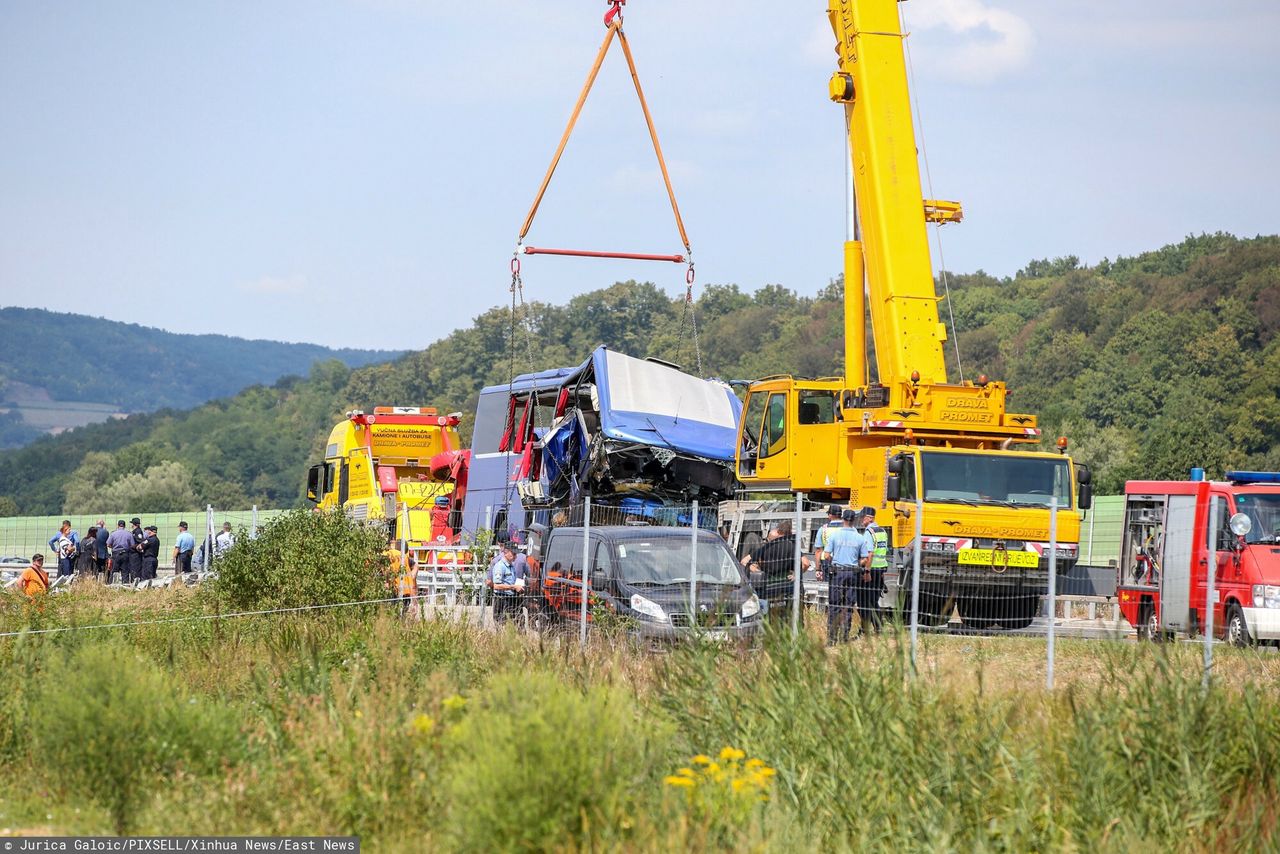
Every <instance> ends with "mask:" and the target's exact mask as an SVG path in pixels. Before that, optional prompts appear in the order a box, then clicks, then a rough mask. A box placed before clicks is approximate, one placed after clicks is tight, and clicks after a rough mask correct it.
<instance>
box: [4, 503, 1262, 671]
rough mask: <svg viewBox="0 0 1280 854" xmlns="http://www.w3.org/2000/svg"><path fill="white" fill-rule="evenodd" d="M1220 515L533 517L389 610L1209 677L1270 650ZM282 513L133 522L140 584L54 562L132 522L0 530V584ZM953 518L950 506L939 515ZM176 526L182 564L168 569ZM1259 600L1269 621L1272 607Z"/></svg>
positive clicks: (760, 509)
mask: <svg viewBox="0 0 1280 854" xmlns="http://www.w3.org/2000/svg"><path fill="white" fill-rule="evenodd" d="M1225 500H1226V499H1225V497H1222V496H1220V497H1218V498H1215V499H1213V501H1214V502H1217V503H1216V504H1213V506H1212V508H1210V499H1207V498H1204V497H1203V496H1199V497H1196V496H1192V495H1189V494H1188V495H1170V496H1149V497H1143V498H1141V499H1140V500H1138V499H1133V498H1132V497H1131V498H1130V500H1129V501H1127V502H1126V500H1125V498H1124V497H1119V498H1103V499H1101V500H1100V501H1099V505H1098V506H1096V507H1095V509H1094V510H1093V511H1091V512H1089V513H1087V514H1084V515H1083V517H1077V516H1076V514H1073V513H1067V512H1063V511H1060V510H1059V509H1058V508H1056V507H1053V506H1052V505H1050V506H1047V507H1044V508H1040V509H1039V510H1038V511H1036V512H1035V513H1033V514H1031V515H1030V516H1028V517H1027V518H1029V519H1032V521H1031V522H1028V523H1027V524H1026V525H1024V530H1020V531H1019V532H1018V533H1019V534H1020V536H1019V537H1014V536H1003V537H999V538H996V537H990V536H982V535H980V534H975V535H972V536H970V535H966V534H957V535H955V536H950V535H946V536H944V535H938V534H937V532H936V530H935V526H936V525H937V523H938V521H939V520H938V519H933V518H931V519H930V523H929V526H928V528H927V529H926V526H925V524H924V517H923V513H922V511H923V507H921V506H920V505H919V504H917V505H915V506H911V505H908V504H904V503H901V502H900V503H898V504H897V505H896V506H894V507H889V508H877V509H875V511H874V514H873V515H872V517H871V518H868V517H867V516H866V515H864V514H863V513H862V512H861V511H862V510H863V508H851V507H848V506H847V505H843V504H838V505H828V504H826V503H822V502H813V501H809V500H806V499H805V498H804V497H803V496H799V497H796V498H790V497H788V498H779V499H771V500H739V501H727V502H722V503H720V504H719V505H717V506H700V505H698V504H696V503H695V504H689V505H680V506H671V505H661V506H659V505H647V504H644V503H640V502H628V503H622V502H607V501H591V500H584V501H582V502H580V503H577V504H574V505H571V506H567V507H561V508H558V509H556V510H555V511H554V513H547V514H545V519H544V520H543V522H544V523H543V524H539V523H538V522H535V521H531V522H530V523H529V524H528V526H527V527H525V528H522V529H511V528H508V529H504V530H503V532H502V534H503V537H504V539H505V540H507V541H506V542H494V532H492V531H487V530H481V531H478V532H474V533H468V534H467V535H466V536H465V537H464V539H463V541H462V542H460V543H458V544H453V545H447V546H446V545H435V546H422V547H415V548H411V549H408V550H407V554H408V555H409V556H410V558H411V560H412V569H411V572H408V573H405V574H403V575H402V577H401V579H400V580H398V581H397V585H396V594H397V595H399V596H400V597H401V607H402V609H403V610H404V612H405V613H406V614H408V615H409V616H410V617H413V618H425V617H431V616H435V615H441V614H444V615H448V616H450V617H451V618H455V619H466V620H470V621H474V622H478V623H481V624H485V625H496V626H505V625H507V624H511V625H514V626H515V627H517V628H519V629H521V630H524V631H535V632H554V633H559V634H561V635H564V636H566V637H576V638H577V639H578V640H579V641H581V642H583V643H585V642H586V639H587V637H588V634H589V633H596V634H601V633H603V634H605V635H608V636H612V637H617V638H625V639H628V640H631V641H637V642H642V643H658V642H663V641H672V640H678V639H682V638H687V637H692V636H699V637H706V638H712V639H716V640H742V641H750V640H752V639H754V638H755V637H757V636H758V635H759V634H760V633H761V632H763V631H765V630H766V627H770V628H772V629H774V630H790V631H804V632H808V633H810V634H811V635H813V636H816V637H820V638H822V639H824V640H825V641H826V642H827V643H829V644H838V643H844V642H847V641H851V640H853V639H854V638H856V637H858V636H859V635H863V634H879V633H884V632H894V633H904V634H908V635H909V636H910V642H911V650H912V657H913V660H914V656H915V652H916V648H917V643H918V638H919V636H920V634H921V633H926V632H935V633H936V632H943V633H951V634H965V633H969V634H1022V635H1032V636H1039V637H1044V638H1045V639H1046V661H1047V679H1048V683H1049V684H1050V685H1052V680H1053V658H1054V650H1055V641H1056V638H1057V637H1059V636H1069V637H1077V638H1119V637H1126V636H1129V635H1131V634H1132V633H1134V631H1135V630H1136V633H1137V635H1138V636H1139V637H1140V638H1147V639H1152V640H1167V639H1170V638H1176V637H1182V638H1189V637H1196V638H1200V639H1203V640H1204V642H1205V673H1206V678H1207V676H1208V674H1209V672H1210V668H1211V664H1212V661H1211V659H1212V644H1213V642H1214V640H1215V638H1217V639H1225V640H1228V641H1232V642H1236V643H1243V642H1247V641H1250V640H1256V639H1257V638H1258V635H1259V633H1260V632H1262V633H1264V638H1267V637H1270V635H1268V634H1266V633H1267V632H1272V633H1280V626H1272V625H1271V624H1270V623H1268V622H1266V621H1267V620H1268V619H1270V618H1269V616H1268V614H1269V613H1270V612H1269V611H1268V610H1267V607H1268V606H1267V605H1266V601H1268V600H1266V597H1267V596H1268V595H1271V593H1270V592H1269V591H1280V588H1277V587H1273V588H1267V587H1266V586H1265V585H1263V586H1262V588H1263V592H1262V594H1261V598H1262V600H1263V601H1262V604H1259V601H1258V600H1259V594H1258V592H1257V590H1256V589H1255V587H1256V586H1251V585H1250V584H1249V583H1248V579H1247V578H1246V576H1247V573H1244V574H1242V571H1241V566H1242V560H1243V555H1244V553H1245V549H1246V547H1247V544H1246V540H1245V538H1244V536H1243V535H1238V534H1236V533H1231V532H1229V530H1228V529H1229V521H1230V520H1229V519H1228V518H1227V507H1226V504H1225ZM280 512H283V511H276V510H260V509H259V508H249V509H247V510H220V509H217V508H214V507H211V506H206V507H205V508H204V509H203V510H196V511H190V512H184V513H166V514H150V515H148V516H146V517H143V516H140V515H139V516H138V517H137V518H139V521H140V522H141V523H142V525H143V526H152V525H154V526H155V527H156V529H157V532H156V533H157V536H158V538H159V547H158V549H153V553H154V554H156V557H157V560H156V561H154V562H153V564H152V565H150V566H149V567H141V566H140V565H139V564H138V563H135V562H133V561H132V558H131V556H130V559H129V560H125V559H124V558H123V557H122V556H121V555H120V554H118V553H115V552H114V551H113V550H112V549H110V548H108V549H106V550H105V557H104V558H103V560H102V561H100V562H98V563H97V565H96V566H94V565H89V564H85V563H81V562H79V558H80V555H79V554H78V553H77V551H76V550H75V549H71V550H70V551H66V550H67V546H68V541H69V540H71V539H73V537H70V536H68V533H67V532H64V531H62V530H61V528H62V525H61V523H62V521H63V520H64V518H65V519H67V521H69V522H70V527H71V530H72V531H73V532H74V533H75V534H76V537H75V538H74V539H79V540H81V541H84V542H85V543H86V544H87V542H88V536H89V532H90V531H91V530H92V529H93V528H95V527H97V523H98V521H99V520H101V521H102V522H104V523H106V527H107V530H108V531H109V532H112V533H115V532H117V531H118V530H119V528H118V525H117V523H118V521H119V520H120V519H121V518H123V519H124V520H125V523H126V525H125V529H124V531H129V530H130V529H131V526H130V524H129V523H130V521H131V520H132V519H133V518H134V514H130V513H123V514H121V513H115V514H95V515H87V516H86V515H78V516H70V517H61V516H45V517H25V518H10V519H0V583H2V584H10V583H12V582H13V581H14V580H15V579H16V577H17V576H18V575H19V574H20V573H21V572H22V570H23V569H24V568H25V567H26V566H27V565H28V564H29V562H30V559H31V556H32V555H33V554H37V553H38V554H42V555H44V556H45V566H46V569H47V570H48V571H49V574H50V575H51V576H53V577H54V578H55V583H54V586H55V588H57V587H61V586H65V585H66V584H67V583H70V581H71V580H72V578H71V574H73V573H79V572H83V571H85V568H86V566H88V568H89V571H95V572H96V573H99V574H100V578H101V579H102V580H106V581H109V583H113V584H123V585H128V586H131V587H145V586H155V585H157V584H164V583H171V582H172V580H174V579H175V578H177V577H183V578H185V579H186V580H188V582H189V583H194V581H198V580H200V579H201V578H203V577H207V576H208V575H209V574H211V573H216V571H217V564H218V559H219V557H220V556H221V555H222V554H224V553H225V552H226V550H227V549H229V548H231V547H233V546H234V544H235V542H236V541H237V540H239V539H241V538H244V537H252V536H255V535H256V534H257V532H258V531H260V530H261V529H262V527H263V526H264V525H265V524H267V523H268V522H269V521H270V519H272V518H273V517H274V516H276V515H278V514H279V513H280ZM933 512H936V511H933ZM965 512H966V508H965V507H964V505H959V509H957V511H956V513H955V514H951V515H956V516H957V517H963V516H964V513H965ZM849 516H851V517H852V518H846V517H849ZM534 518H537V519H542V517H531V519H534ZM1077 518H1078V519H1079V523H1078V527H1077V526H1076V520H1077ZM948 519H949V516H948V515H947V514H943V516H942V517H941V522H942V523H943V524H944V525H945V524H946V523H947V522H948ZM180 521H183V522H186V523H187V526H188V532H189V533H190V535H191V537H192V548H191V549H190V552H189V553H188V554H180V555H179V556H178V560H177V561H176V562H175V559H174V557H175V556H174V551H175V548H174V547H175V543H176V542H177V535H178V533H179V530H178V523H179V522H180ZM546 522H550V523H551V524H546ZM1104 543H1105V545H1104ZM402 548H403V544H402ZM88 550H89V551H92V552H93V556H94V557H98V556H99V555H101V554H102V552H98V551H96V550H93V549H88ZM1104 550H1105V552H1104ZM1104 553H1105V555H1106V561H1107V564H1106V565H1102V566H1099V565H1098V561H1099V560H1100V559H1101V558H1102V557H1103V555H1104ZM64 557H65V558H68V559H69V560H61V559H60V558H64ZM1090 560H1092V561H1093V564H1092V565H1090V564H1088V563H1087V562H1088V561H1090ZM188 561H189V563H188ZM1085 566H1089V567H1090V571H1091V572H1093V576H1092V577H1090V578H1087V579H1086V580H1088V581H1089V584H1087V585H1086V584H1082V583H1081V579H1082V578H1085V576H1083V575H1082V574H1081V573H1080V571H1079V570H1080V569H1081V567H1085ZM1210 566H1212V567H1215V571H1214V572H1209V571H1208V569H1207V568H1208V567H1210ZM107 572H110V575H107V574H105V573H107ZM183 573H187V574H186V575H183ZM59 576H63V577H59ZM193 579H194V581H193ZM1242 579H1245V580H1242ZM1099 588H1102V589H1103V590H1105V592H1100V590H1099ZM1272 598H1273V599H1275V600H1276V602H1277V603H1280V592H1275V594H1274V596H1273V597H1272Z"/></svg>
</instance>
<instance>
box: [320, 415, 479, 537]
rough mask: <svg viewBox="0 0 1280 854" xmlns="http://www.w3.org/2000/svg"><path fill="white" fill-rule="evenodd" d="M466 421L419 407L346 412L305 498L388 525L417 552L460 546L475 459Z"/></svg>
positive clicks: (336, 427) (330, 440)
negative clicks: (464, 433) (467, 445)
mask: <svg viewBox="0 0 1280 854" xmlns="http://www.w3.org/2000/svg"><path fill="white" fill-rule="evenodd" d="M460 417H461V416H460V414H459V413H453V414H449V415H441V414H439V413H438V412H437V411H436V410H435V409H433V408H429V407H417V406H378V407H375V408H374V410H373V412H372V413H365V412H364V411H362V410H353V411H351V412H348V413H347V417H346V418H344V419H343V420H342V421H340V422H338V423H337V424H336V425H334V427H333V430H331V431H330V433H329V440H328V442H327V443H326V444H325V454H324V462H321V463H316V464H315V465H312V466H311V467H310V468H309V469H308V470H307V498H308V499H309V500H310V501H312V502H314V503H315V504H316V506H317V507H319V508H320V509H322V510H331V509H339V508H340V509H341V510H342V511H343V512H345V513H346V514H347V515H348V516H350V517H351V518H352V519H357V520H361V521H369V522H373V523H385V524H386V525H387V528H388V533H389V535H392V536H394V537H395V538H396V539H399V540H403V541H405V543H406V545H407V547H409V548H411V549H422V548H437V547H441V546H452V545H456V544H457V543H458V541H459V534H460V532H459V530H458V528H459V524H458V520H459V519H460V518H461V513H462V504H463V501H464V500H465V496H466V482H467V469H468V463H469V461H470V456H471V452H470V451H468V450H466V449H464V448H463V447H462V438H461V436H460V435H459V434H458V423H459V420H460Z"/></svg>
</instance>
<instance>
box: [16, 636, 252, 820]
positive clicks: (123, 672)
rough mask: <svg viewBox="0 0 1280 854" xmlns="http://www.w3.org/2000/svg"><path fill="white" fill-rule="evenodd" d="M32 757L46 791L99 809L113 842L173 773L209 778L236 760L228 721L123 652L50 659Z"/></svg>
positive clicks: (107, 649) (233, 728)
mask: <svg viewBox="0 0 1280 854" xmlns="http://www.w3.org/2000/svg"><path fill="white" fill-rule="evenodd" d="M32 701H33V703H34V705H35V708H36V709H38V711H39V716H40V718H41V719H42V720H41V724H40V725H39V726H36V727H34V728H33V729H32V731H31V736H32V741H33V742H34V745H33V747H34V750H33V753H32V756H33V758H34V759H36V760H37V761H38V763H39V766H40V768H42V769H43V770H44V771H45V772H46V773H47V775H48V780H47V782H48V783H49V784H50V785H51V786H52V787H54V788H55V789H59V790H64V791H66V792H67V793H68V794H70V795H72V796H74V797H79V798H85V799H91V800H96V801H98V802H100V803H101V804H102V805H103V806H104V807H106V808H107V809H108V810H109V812H110V814H111V818H112V822H113V824H114V828H115V830H116V832H117V833H125V832H127V831H128V830H129V829H130V827H131V826H132V823H133V819H134V816H135V814H136V812H137V810H138V808H139V806H140V805H141V804H142V803H144V802H145V800H146V799H147V798H148V797H150V796H151V795H152V794H154V793H155V791H156V789H157V788H158V787H161V786H163V785H165V781H166V780H167V779H168V778H170V777H171V776H173V775H175V774H192V775H202V774H213V773H216V772H218V771H219V770H220V769H222V768H223V767H224V766H226V765H229V764H233V763H235V762H238V761H239V760H240V759H241V758H242V757H243V753H244V751H243V746H242V741H241V739H240V734H239V726H238V722H237V715H236V713H235V711H234V710H233V709H231V708H230V707H228V706H226V705H223V704H221V703H219V702H217V701H216V700H212V699H210V698H207V697H201V696H197V695H195V694H191V693H189V692H188V691H187V690H186V689H185V688H184V687H183V686H182V684H181V683H180V681H179V680H178V679H177V678H175V677H174V676H172V675H170V674H169V673H167V672H165V671H164V670H162V669H160V668H159V667H157V666H156V665H154V664H152V663H151V662H149V661H146V660H144V659H141V658H139V657H138V656H137V654H136V653H135V652H134V651H133V650H132V649H130V648H128V647H126V646H122V645H119V644H111V643H93V644H88V645H85V646H84V647H82V648H80V649H78V650H75V651H73V652H71V654H69V655H65V656H63V655H55V656H54V657H53V658H52V660H51V661H50V662H49V666H48V667H47V669H46V672H45V673H44V677H43V679H42V680H41V682H40V683H39V686H38V688H37V690H36V691H35V693H34V695H33V696H32Z"/></svg>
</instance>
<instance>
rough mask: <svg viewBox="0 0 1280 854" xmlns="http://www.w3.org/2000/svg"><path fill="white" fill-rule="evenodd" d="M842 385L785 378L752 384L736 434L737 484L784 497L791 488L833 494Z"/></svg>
mask: <svg viewBox="0 0 1280 854" xmlns="http://www.w3.org/2000/svg"><path fill="white" fill-rule="evenodd" d="M843 385H844V383H843V382H842V381H841V380H840V379H838V378H827V379H820V380H797V379H794V378H793V377H790V376H776V377H768V378H766V379H763V380H761V381H759V382H757V383H752V385H751V388H750V390H749V391H748V393H747V400H746V405H745V407H744V408H743V414H742V421H741V423H740V425H739V430H738V447H737V459H736V464H737V469H736V471H737V476H738V480H740V481H742V482H743V483H744V484H746V485H747V486H748V488H750V489H755V490H783V491H788V490H790V489H792V488H793V487H792V484H793V482H795V483H804V484H815V483H816V484H819V485H825V486H827V487H829V488H836V485H837V484H838V483H840V482H841V481H840V479H839V472H838V469H839V465H838V462H839V460H838V458H839V449H840V445H841V443H840V436H841V426H842V425H841V423H840V412H839V406H840V391H841V388H842V387H843ZM798 488H804V487H798Z"/></svg>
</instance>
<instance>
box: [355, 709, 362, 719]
mask: <svg viewBox="0 0 1280 854" xmlns="http://www.w3.org/2000/svg"><path fill="white" fill-rule="evenodd" d="M362 717H364V712H362V711H360V710H359V709H356V720H359V719H360V718H362Z"/></svg>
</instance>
